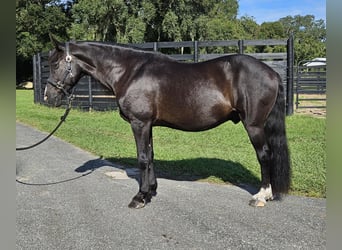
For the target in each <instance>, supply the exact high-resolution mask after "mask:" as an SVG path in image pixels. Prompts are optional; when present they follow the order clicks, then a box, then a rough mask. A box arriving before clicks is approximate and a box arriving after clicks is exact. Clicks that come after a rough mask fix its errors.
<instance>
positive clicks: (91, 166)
mask: <svg viewBox="0 0 342 250" xmlns="http://www.w3.org/2000/svg"><path fill="white" fill-rule="evenodd" d="M136 161H137V160H136V158H108V159H103V158H102V157H100V158H98V159H94V160H90V161H87V162H85V163H84V164H83V165H82V166H80V167H77V168H76V169H75V172H78V173H84V172H88V171H94V170H96V169H98V168H101V167H105V166H106V167H108V166H109V167H113V168H116V169H117V168H119V169H121V170H124V171H125V172H126V174H127V176H128V177H130V178H132V179H135V180H137V181H138V177H139V170H138V169H137V168H136V167H134V166H135V165H136ZM154 165H155V171H156V175H157V178H164V179H169V180H176V181H198V180H204V179H208V178H209V179H212V178H215V179H220V180H221V181H223V182H224V183H230V184H233V185H235V186H238V187H240V188H242V189H244V190H246V191H248V192H249V193H251V194H255V193H257V188H256V186H258V185H259V184H260V180H259V178H258V177H256V176H255V175H254V174H253V173H252V172H251V171H250V170H248V169H247V168H246V167H244V166H243V165H241V164H240V163H238V162H233V161H226V160H221V159H216V158H194V159H184V160H176V161H165V160H154ZM189 166H191V167H189ZM196 167H198V169H197V170H196V174H194V173H193V172H192V169H194V168H196ZM169 169H170V170H172V171H170V170H169ZM198 170H199V171H198ZM247 180H248V181H247ZM247 182H248V183H247Z"/></svg>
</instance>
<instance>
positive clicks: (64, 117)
mask: <svg viewBox="0 0 342 250" xmlns="http://www.w3.org/2000/svg"><path fill="white" fill-rule="evenodd" d="M74 89H75V88H73V90H72V92H71V94H70V95H69V96H68V97H67V98H68V105H67V107H66V109H65V112H64V115H62V116H61V118H60V121H59V123H58V124H57V126H56V127H55V129H54V130H52V131H51V132H50V134H48V135H47V136H46V137H45V138H43V139H42V140H40V141H39V142H37V143H35V144H33V145H31V146H27V147H20V148H15V150H16V151H20V150H27V149H31V148H34V147H36V146H38V145H40V144H42V143H43V142H45V141H46V140H47V139H49V138H50V137H51V136H52V135H53V134H54V133H55V132H56V131H57V130H58V128H59V127H60V126H61V125H62V123H63V122H65V120H66V118H67V116H68V114H69V112H70V110H71V101H72V100H73V93H74Z"/></svg>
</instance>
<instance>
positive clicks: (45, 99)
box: [44, 86, 48, 102]
mask: <svg viewBox="0 0 342 250" xmlns="http://www.w3.org/2000/svg"><path fill="white" fill-rule="evenodd" d="M46 92H47V86H45V89H44V101H45V102H46V101H47V99H48V97H47V95H46Z"/></svg>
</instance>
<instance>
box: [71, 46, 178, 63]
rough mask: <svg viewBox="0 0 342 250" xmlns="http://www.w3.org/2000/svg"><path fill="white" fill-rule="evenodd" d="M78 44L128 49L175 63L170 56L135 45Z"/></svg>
mask: <svg viewBox="0 0 342 250" xmlns="http://www.w3.org/2000/svg"><path fill="white" fill-rule="evenodd" d="M75 43H76V44H89V45H99V46H108V47H113V48H119V49H127V50H131V51H134V52H138V53H139V52H140V53H146V54H149V55H153V56H155V57H159V58H163V59H169V60H172V61H174V59H173V58H171V57H169V56H168V55H165V54H163V53H161V52H155V51H151V50H149V49H146V48H141V47H138V46H134V45H133V44H123V43H116V42H107V41H106V42H101V41H76V42H75Z"/></svg>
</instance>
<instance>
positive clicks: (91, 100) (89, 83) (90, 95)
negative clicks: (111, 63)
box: [88, 76, 93, 111]
mask: <svg viewBox="0 0 342 250" xmlns="http://www.w3.org/2000/svg"><path fill="white" fill-rule="evenodd" d="M88 91H89V111H91V110H92V109H93V90H92V88H91V77H90V76H88Z"/></svg>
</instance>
